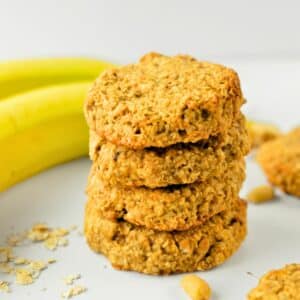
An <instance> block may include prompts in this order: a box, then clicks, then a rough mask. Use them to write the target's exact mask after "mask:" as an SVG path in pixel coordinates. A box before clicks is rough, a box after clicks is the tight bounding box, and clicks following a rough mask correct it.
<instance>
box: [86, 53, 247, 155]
mask: <svg viewBox="0 0 300 300" xmlns="http://www.w3.org/2000/svg"><path fill="white" fill-rule="evenodd" d="M243 103H244V99H243V95H242V92H241V88H240V82H239V78H238V75H237V74H236V72H234V71H233V70H231V69H229V68H226V67H224V66H221V65H217V64H212V63H208V62H201V61H197V60H196V59H195V58H193V57H190V56H187V55H177V56H174V57H169V56H164V55H160V54H157V53H149V54H147V55H145V56H144V57H142V58H141V60H140V61H139V62H138V63H137V64H131V65H127V66H123V67H119V68H113V69H110V70H107V71H105V72H104V73H102V74H101V75H100V77H99V78H98V79H97V80H96V81H95V83H94V85H93V86H92V88H91V90H90V91H89V93H88V96H87V100H86V102H85V116H86V119H87V122H88V124H89V127H90V128H91V129H92V130H94V131H96V132H97V134H98V135H99V136H101V137H103V138H104V139H105V140H107V141H109V142H111V143H113V144H116V145H122V146H126V147H128V148H132V149H142V148H146V147H167V146H170V145H173V144H177V143H188V142H192V143H193V142H198V141H199V140H201V139H207V138H208V137H209V136H211V135H216V134H218V133H220V132H225V131H226V130H227V129H228V128H229V127H230V126H231V124H232V122H233V120H234V118H235V117H236V115H237V114H238V112H239V109H240V107H241V105H242V104H243Z"/></svg>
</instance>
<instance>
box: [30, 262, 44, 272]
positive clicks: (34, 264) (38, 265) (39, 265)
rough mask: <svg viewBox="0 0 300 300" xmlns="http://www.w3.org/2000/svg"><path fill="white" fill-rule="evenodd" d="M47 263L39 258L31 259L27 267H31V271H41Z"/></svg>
mask: <svg viewBox="0 0 300 300" xmlns="http://www.w3.org/2000/svg"><path fill="white" fill-rule="evenodd" d="M47 265H48V264H47V263H46V262H44V261H41V260H36V261H32V262H30V264H29V268H31V269H32V270H33V271H42V270H45V269H46V268H47Z"/></svg>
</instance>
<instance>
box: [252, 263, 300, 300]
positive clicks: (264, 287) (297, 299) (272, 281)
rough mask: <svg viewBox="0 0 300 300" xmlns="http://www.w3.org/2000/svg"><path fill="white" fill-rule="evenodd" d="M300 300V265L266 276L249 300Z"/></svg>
mask: <svg viewBox="0 0 300 300" xmlns="http://www.w3.org/2000/svg"><path fill="white" fill-rule="evenodd" d="M283 299H286V300H300V264H290V265H286V266H285V267H284V268H282V269H278V270H272V271H270V272H268V273H267V274H265V275H264V276H263V277H262V278H261V279H260V281H259V283H258V286H257V287H256V288H254V289H253V290H251V291H250V293H249V294H248V300H283Z"/></svg>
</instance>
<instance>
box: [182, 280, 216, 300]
mask: <svg viewBox="0 0 300 300" xmlns="http://www.w3.org/2000/svg"><path fill="white" fill-rule="evenodd" d="M181 287H182V288H183V289H184V291H185V292H186V293H187V294H188V295H189V297H190V298H191V299H192V300H209V299H210V297H211V289H210V287H209V285H208V283H207V282H206V281H205V280H203V279H201V278H200V277H198V276H196V275H194V274H190V275H185V276H183V277H182V279H181Z"/></svg>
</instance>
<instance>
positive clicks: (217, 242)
mask: <svg viewBox="0 0 300 300" xmlns="http://www.w3.org/2000/svg"><path fill="white" fill-rule="evenodd" d="M232 203H233V204H232V207H231V208H230V209H228V210H226V211H224V212H222V213H220V214H218V215H215V216H214V217H212V218H211V219H209V220H208V221H207V222H206V223H205V224H203V225H202V226H199V227H196V228H194V229H190V230H188V231H182V232H176V231H173V232H164V231H155V230H151V229H145V228H144V227H141V226H136V225H133V224H130V223H128V222H125V221H123V220H119V221H115V222H112V221H108V220H105V219H102V218H101V216H100V215H99V214H98V212H97V209H95V201H94V200H93V199H90V200H89V201H88V203H87V206H86V215H85V235H86V239H87V242H88V244H89V245H90V247H91V248H92V249H93V250H94V251H97V252H100V253H103V254H104V255H105V256H107V258H108V259H109V260H110V262H111V264H112V265H113V266H114V267H115V268H117V269H121V270H132V271H137V272H142V273H146V274H170V273H179V272H192V271H200V270H208V269H211V268H213V267H215V266H217V265H220V264H222V263H223V262H224V261H225V260H226V259H228V258H229V257H230V256H231V255H232V254H233V253H234V252H235V251H236V250H237V249H238V248H239V246H240V244H241V243H242V241H243V240H244V238H245V236H246V231H247V229H246V204H245V202H244V201H242V200H236V201H235V202H232Z"/></svg>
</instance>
